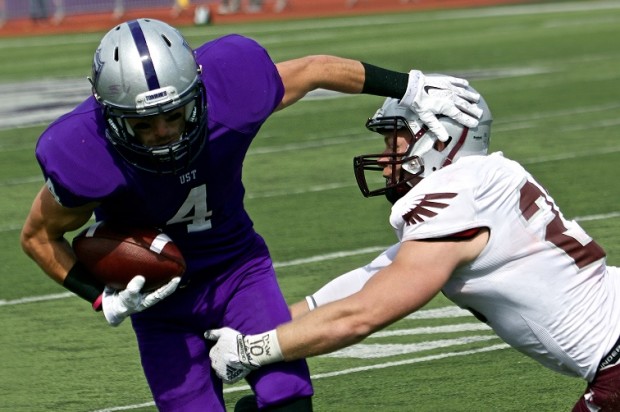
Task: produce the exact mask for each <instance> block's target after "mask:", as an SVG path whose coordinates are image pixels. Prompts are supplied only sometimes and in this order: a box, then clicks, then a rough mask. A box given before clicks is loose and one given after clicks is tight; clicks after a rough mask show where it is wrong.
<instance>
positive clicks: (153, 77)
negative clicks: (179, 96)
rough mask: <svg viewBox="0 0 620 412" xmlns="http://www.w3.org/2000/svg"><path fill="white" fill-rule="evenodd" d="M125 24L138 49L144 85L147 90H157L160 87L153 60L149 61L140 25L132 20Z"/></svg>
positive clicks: (149, 57)
mask: <svg viewBox="0 0 620 412" xmlns="http://www.w3.org/2000/svg"><path fill="white" fill-rule="evenodd" d="M127 24H128V25H129V30H130V31H131V35H132V36H133V40H134V43H135V44H136V47H137V48H138V53H139V54H140V60H141V61H142V68H143V69H144V76H145V77H146V84H147V85H148V87H149V90H154V89H159V88H160V87H161V86H160V85H159V79H158V78H157V73H156V72H155V66H154V65H153V60H152V59H151V53H150V52H149V47H148V45H147V44H146V39H145V38H144V32H143V31H142V28H141V27H140V23H138V20H132V21H130V22H128V23H127Z"/></svg>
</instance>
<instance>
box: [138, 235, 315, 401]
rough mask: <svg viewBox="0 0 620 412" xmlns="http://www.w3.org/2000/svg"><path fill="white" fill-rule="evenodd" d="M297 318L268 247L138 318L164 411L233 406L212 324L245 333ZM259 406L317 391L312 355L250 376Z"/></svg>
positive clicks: (145, 362)
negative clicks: (227, 402)
mask: <svg viewBox="0 0 620 412" xmlns="http://www.w3.org/2000/svg"><path fill="white" fill-rule="evenodd" d="M288 320H290V313H289V311H288V306H287V304H286V302H285V300H284V298H283V296H282V292H281V291H280V288H279V286H278V283H277V280H276V276H275V272H274V269H273V266H272V262H271V259H270V257H269V254H268V251H267V248H266V247H265V246H264V245H263V246H262V247H260V248H258V250H257V249H255V253H254V254H253V255H252V256H251V258H249V259H248V260H247V261H246V262H245V263H243V264H242V265H240V266H239V265H237V266H236V267H233V268H230V269H228V270H226V271H224V272H222V273H218V274H217V275H215V276H213V275H211V276H209V274H207V273H205V274H204V278H201V276H200V274H197V275H194V276H193V277H192V281H190V282H189V283H188V284H187V285H186V286H184V287H179V289H177V290H176V291H175V292H174V293H173V294H172V295H171V296H169V297H167V298H166V299H164V300H162V301H161V302H159V303H157V304H156V305H154V306H153V307H151V308H149V309H147V310H145V311H144V312H141V313H138V314H135V315H133V316H132V324H133V328H134V331H135V333H136V336H137V339H138V347H139V349H140V357H141V360H142V367H143V369H144V373H145V375H146V379H147V381H148V383H149V386H150V388H151V392H152V393H153V397H154V399H155V403H156V405H157V407H158V408H159V410H160V411H162V412H165V411H175V412H195V411H201V412H202V411H209V412H217V411H225V407H224V399H223V393H222V381H221V380H220V379H219V378H217V376H216V375H215V373H214V371H213V370H212V369H211V361H210V359H209V350H210V348H211V346H212V343H211V342H207V341H206V340H205V339H204V338H203V333H204V331H205V330H207V329H213V328H219V327H223V326H229V327H231V328H234V329H237V330H239V331H241V332H242V333H245V334H248V333H249V334H252V333H258V332H264V331H266V330H269V329H273V328H274V327H276V326H277V325H279V324H281V323H284V322H286V321H288ZM246 379H247V381H248V383H249V384H250V386H251V387H252V390H253V391H254V393H255V394H256V398H257V401H258V405H259V407H263V406H267V405H273V404H278V403H281V402H284V401H286V400H289V399H295V398H299V397H307V396H311V395H312V394H313V389H312V385H311V382H310V373H309V371H308V366H307V364H306V362H305V361H295V362H279V363H275V364H271V365H267V366H265V367H263V368H261V369H259V370H257V371H254V372H252V373H251V374H250V375H248V377H247V378H246Z"/></svg>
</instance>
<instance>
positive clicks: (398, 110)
mask: <svg viewBox="0 0 620 412" xmlns="http://www.w3.org/2000/svg"><path fill="white" fill-rule="evenodd" d="M472 91H474V90H473V89H472ZM478 105H479V107H480V108H482V110H483V114H482V117H481V118H480V122H479V123H478V126H477V127H476V128H474V129H470V128H468V127H465V126H463V125H461V124H459V123H457V122H455V121H454V120H452V119H450V118H449V117H445V116H441V117H440V118H439V120H440V121H441V123H442V124H443V125H444V126H445V127H446V129H447V130H448V133H449V135H450V139H449V140H448V141H447V142H446V143H445V147H443V148H442V149H439V147H440V146H439V145H438V144H436V143H437V142H438V139H437V137H436V136H435V135H434V134H433V133H432V132H430V131H429V130H428V128H427V127H426V125H425V124H424V123H422V121H421V120H420V118H419V117H418V115H417V114H416V113H415V112H414V111H413V110H411V109H410V108H409V107H405V106H401V105H400V104H399V100H398V99H394V98H387V99H386V100H385V102H384V103H383V106H381V108H379V110H377V112H376V113H375V114H374V116H373V117H371V118H370V119H368V121H367V122H366V128H367V129H368V130H371V131H373V132H377V133H380V134H382V135H383V134H384V133H386V132H393V133H394V138H393V139H391V141H390V143H391V144H392V150H391V151H390V150H387V149H386V151H385V152H383V153H380V154H368V155H361V156H356V157H355V158H354V159H353V168H354V171H355V177H356V179H357V184H358V186H359V187H360V190H361V191H362V194H363V195H364V196H366V197H370V196H377V195H385V196H386V197H387V198H388V200H390V201H391V202H392V203H394V202H395V201H396V200H398V199H399V198H401V197H402V196H404V195H405V193H407V192H408V191H409V190H410V189H411V187H413V185H415V184H416V183H417V182H419V181H420V178H425V177H428V176H429V175H430V174H431V173H433V172H434V171H436V170H439V169H441V168H442V167H444V166H447V165H449V164H451V163H453V162H455V161H457V160H458V159H459V158H460V157H463V156H471V155H486V154H487V151H488V148H489V141H490V137H491V123H492V121H493V116H492V115H491V111H490V109H489V106H488V105H487V104H486V101H485V100H484V98H483V97H480V101H479V102H478ZM402 129H406V130H408V131H409V133H411V136H412V142H411V144H410V145H409V146H408V147H407V149H406V151H404V152H400V153H398V152H397V150H396V132H397V131H398V130H402ZM386 165H391V166H392V168H391V170H392V173H391V176H390V177H388V178H386V182H385V185H382V186H381V187H379V188H377V189H372V190H371V189H369V187H368V181H367V179H366V171H368V170H370V171H379V172H383V169H384V168H385V166H386ZM399 166H400V167H399Z"/></svg>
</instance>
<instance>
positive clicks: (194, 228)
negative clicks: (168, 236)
mask: <svg viewBox="0 0 620 412" xmlns="http://www.w3.org/2000/svg"><path fill="white" fill-rule="evenodd" d="M212 214H213V212H212V211H210V210H208V208H207V186H206V185H201V186H198V187H195V188H193V189H192V190H190V192H189V194H188V195H187V199H185V202H183V205H181V207H180V208H179V211H178V212H177V214H176V215H174V216H173V217H172V219H170V220H169V221H167V222H166V224H167V225H172V224H175V223H187V222H190V223H187V231H188V232H190V233H191V232H200V231H201V230H207V229H211V219H210V218H211V215H212Z"/></svg>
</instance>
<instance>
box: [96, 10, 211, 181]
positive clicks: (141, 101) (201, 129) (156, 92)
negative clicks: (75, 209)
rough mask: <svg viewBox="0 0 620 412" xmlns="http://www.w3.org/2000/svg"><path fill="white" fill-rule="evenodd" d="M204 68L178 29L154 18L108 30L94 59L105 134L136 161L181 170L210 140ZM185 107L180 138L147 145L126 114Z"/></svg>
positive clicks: (165, 170) (146, 167)
mask: <svg viewBox="0 0 620 412" xmlns="http://www.w3.org/2000/svg"><path fill="white" fill-rule="evenodd" d="M200 73H201V67H200V66H199V65H198V64H197V63H196V59H195V57H194V52H193V51H192V49H191V48H190V46H189V45H188V44H187V42H186V41H185V38H184V37H183V36H182V35H181V33H179V32H178V31H177V30H176V29H175V28H173V27H171V26H169V25H168V24H166V23H164V22H161V21H158V20H153V19H138V20H131V21H127V22H124V23H121V24H119V25H118V26H116V27H115V28H113V29H112V30H110V31H109V32H108V33H107V34H106V35H105V36H104V37H103V39H102V40H101V44H100V45H99V47H98V48H97V51H96V52H95V56H94V60H93V72H92V78H91V79H89V80H90V81H91V84H92V87H93V95H94V96H95V98H96V99H97V101H98V102H99V103H100V104H101V105H102V106H103V108H104V116H105V118H106V122H107V125H106V126H107V127H106V136H107V137H108V139H109V140H110V141H111V142H112V144H113V145H114V147H115V148H116V150H117V151H118V152H119V153H120V154H121V155H122V156H123V157H124V158H125V159H126V160H127V161H128V162H130V163H131V164H133V165H134V166H136V167H138V168H140V169H143V170H146V171H149V172H155V173H177V172H179V171H180V170H182V169H184V168H185V167H187V165H188V164H189V163H191V161H192V160H194V158H195V157H196V156H197V154H198V153H199V152H200V149H201V148H202V146H203V144H204V142H205V140H206V127H205V126H206V119H207V113H206V111H207V105H206V94H205V93H204V89H203V85H202V82H201V80H200ZM182 106H185V123H186V127H185V131H184V133H183V134H182V136H181V138H180V139H179V140H178V141H175V142H173V143H170V144H166V145H160V146H151V147H147V146H145V145H143V144H142V143H141V142H140V141H138V139H137V138H136V137H135V135H134V132H133V130H132V128H131V127H130V125H129V123H128V122H127V118H132V117H145V116H153V115H157V114H161V113H165V112H169V111H171V110H175V109H177V108H180V107H182Z"/></svg>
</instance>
